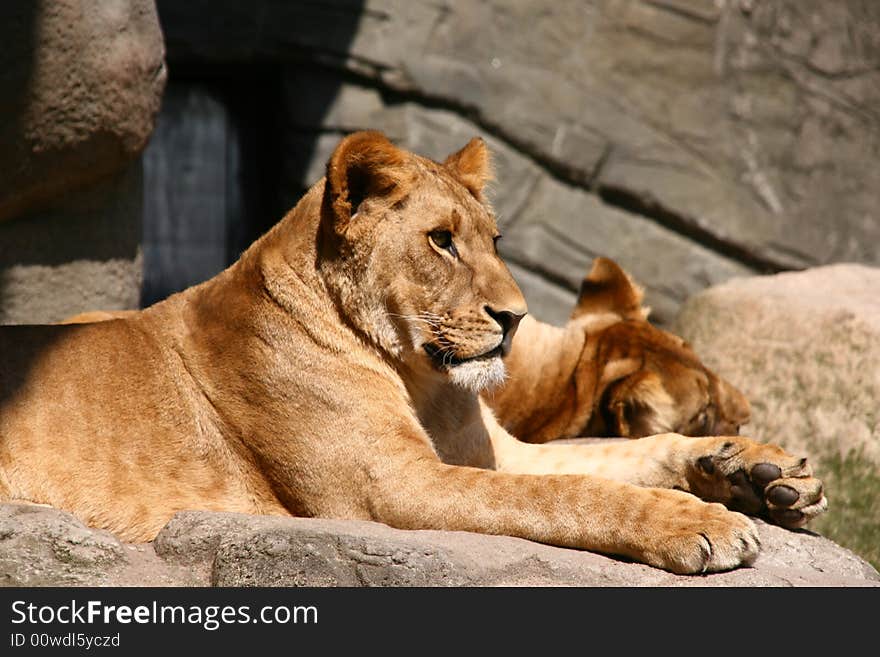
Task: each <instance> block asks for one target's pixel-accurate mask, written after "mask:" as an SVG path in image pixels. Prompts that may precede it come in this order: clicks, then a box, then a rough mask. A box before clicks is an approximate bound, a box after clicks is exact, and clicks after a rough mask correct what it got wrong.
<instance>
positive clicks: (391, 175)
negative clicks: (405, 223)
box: [324, 131, 409, 228]
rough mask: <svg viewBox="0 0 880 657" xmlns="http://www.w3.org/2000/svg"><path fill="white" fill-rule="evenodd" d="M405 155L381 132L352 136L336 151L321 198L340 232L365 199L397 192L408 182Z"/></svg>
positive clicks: (328, 168) (361, 133)
mask: <svg viewBox="0 0 880 657" xmlns="http://www.w3.org/2000/svg"><path fill="white" fill-rule="evenodd" d="M405 165H406V153H405V152H404V151H402V150H400V149H399V148H397V147H396V146H395V145H394V144H392V143H391V142H390V141H388V138H387V137H385V135H383V134H382V133H381V132H375V131H366V132H355V133H354V134H351V135H349V136H348V137H346V138H345V139H343V140H342V141H341V142H339V145H338V146H337V147H336V150H334V151H333V154H332V155H331V156H330V160H329V161H328V162H327V181H326V186H325V189H324V197H325V201H326V202H327V206H328V207H329V208H330V209H331V211H332V213H333V214H334V215H335V220H336V225H337V228H344V227H345V225H347V223H348V221H349V220H350V219H351V218H352V217H353V216H354V215H355V214H356V213H357V211H358V207H359V206H360V205H361V203H363V202H364V201H365V200H366V199H367V198H372V197H382V196H390V195H392V194H393V193H394V192H396V191H397V192H399V191H400V190H401V187H403V186H404V183H405V182H406V181H407V180H408V179H409V170H408V168H407V167H406V166H405Z"/></svg>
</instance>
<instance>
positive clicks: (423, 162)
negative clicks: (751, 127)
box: [319, 132, 526, 391]
mask: <svg viewBox="0 0 880 657" xmlns="http://www.w3.org/2000/svg"><path fill="white" fill-rule="evenodd" d="M490 176H491V170H490V163H489V154H488V150H487V148H486V145H485V144H484V142H483V141H482V140H480V139H473V140H472V141H471V142H470V143H468V144H467V145H466V146H465V147H464V148H463V149H462V150H460V151H458V152H457V153H454V154H452V155H450V156H449V157H448V158H447V159H446V160H445V161H444V162H442V163H439V162H435V161H432V160H429V159H426V158H423V157H419V156H417V155H414V154H412V153H409V152H406V151H403V150H401V149H398V148H397V147H395V146H394V145H393V144H392V143H391V142H390V141H388V140H387V139H386V138H385V137H384V136H382V135H381V134H379V133H375V132H361V133H356V134H353V135H351V136H349V137H347V138H346V139H344V140H343V141H342V142H341V143H340V144H339V146H338V147H337V148H336V150H335V151H334V153H333V155H332V156H331V158H330V161H329V162H328V165H327V177H326V183H325V188H324V197H323V201H322V209H321V241H320V247H319V248H320V253H319V268H320V270H321V272H322V275H323V278H324V281H325V284H326V286H327V288H328V290H329V292H330V294H331V296H332V297H333V298H334V300H335V302H336V303H337V306H338V307H339V309H340V312H341V314H342V315H343V316H344V318H345V319H346V320H347V321H348V322H349V323H350V324H351V325H353V326H354V328H355V329H357V330H359V331H361V332H362V333H363V334H364V335H365V336H366V337H367V338H368V339H369V340H371V341H373V342H374V343H375V344H377V345H378V346H379V347H381V348H382V349H383V350H384V351H385V352H386V353H387V354H388V355H389V356H391V357H392V358H393V359H395V360H396V361H397V362H399V363H402V364H404V365H405V366H407V367H410V368H413V369H415V370H417V371H420V372H422V373H425V374H429V375H431V376H442V377H448V379H449V380H451V381H452V382H453V383H455V384H458V385H460V386H463V387H465V388H468V389H470V390H473V391H479V390H482V389H484V388H487V387H491V386H493V385H496V384H498V383H500V382H501V381H502V380H503V379H504V375H505V369H504V364H503V362H502V358H503V356H505V355H506V354H507V353H508V351H509V350H510V345H511V340H512V339H513V335H514V333H515V332H516V328H517V325H518V323H519V320H520V319H521V318H522V316H523V315H524V314H525V313H526V303H525V300H524V298H523V296H522V294H521V292H520V290H519V288H518V287H517V285H516V283H515V282H514V280H513V278H512V277H511V275H510V272H509V271H508V270H507V267H506V266H505V265H504V263H503V262H502V261H501V258H500V257H499V256H498V251H497V249H496V242H497V241H498V238H499V237H500V235H499V232H498V228H497V226H496V223H495V219H494V216H493V214H492V211H491V209H490V207H489V205H488V203H487V202H486V201H485V200H484V198H483V187H484V185H485V183H486V182H487V180H488V179H489V178H490Z"/></svg>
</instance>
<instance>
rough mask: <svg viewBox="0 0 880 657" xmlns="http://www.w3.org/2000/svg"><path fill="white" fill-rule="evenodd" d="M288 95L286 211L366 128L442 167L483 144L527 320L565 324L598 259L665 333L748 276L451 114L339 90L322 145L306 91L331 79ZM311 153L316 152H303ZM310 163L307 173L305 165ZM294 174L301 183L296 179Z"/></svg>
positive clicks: (302, 81)
mask: <svg viewBox="0 0 880 657" xmlns="http://www.w3.org/2000/svg"><path fill="white" fill-rule="evenodd" d="M295 80H296V85H293V86H290V87H289V88H288V93H289V95H288V97H287V101H286V102H287V107H288V111H287V112H286V116H287V117H288V121H289V129H288V130H287V134H291V135H294V138H293V139H294V143H289V144H288V147H287V148H285V151H286V152H287V153H288V154H289V155H288V158H289V160H288V165H287V167H286V168H287V170H288V172H290V174H289V175H288V176H286V185H287V187H288V189H290V190H291V194H290V197H289V199H288V202H289V203H290V204H291V205H292V204H293V203H294V202H295V201H296V197H297V196H298V195H299V194H300V193H301V190H303V189H305V188H306V187H307V186H308V185H310V184H311V183H312V182H314V180H317V179H318V178H320V177H321V176H322V175H323V173H324V166H325V163H326V161H327V159H328V158H329V157H330V154H331V153H332V151H333V149H334V148H335V146H336V144H337V143H338V141H339V138H340V134H341V133H342V132H345V131H351V130H355V129H357V128H358V127H364V126H369V127H371V128H374V129H379V130H382V131H383V132H385V133H386V134H387V135H388V136H389V137H391V138H392V139H394V140H395V141H396V142H397V143H398V144H400V145H401V146H402V147H404V148H407V149H409V150H412V151H414V152H417V153H420V154H423V155H426V156H428V157H432V158H434V159H437V160H442V159H443V158H445V157H446V156H447V155H449V154H450V153H452V152H454V151H455V150H457V149H459V148H461V147H462V146H463V145H464V144H465V143H467V141H468V140H470V139H471V138H472V137H474V136H476V135H479V136H481V137H483V138H484V139H485V140H486V142H487V144H488V145H489V148H490V149H491V152H492V157H493V162H494V166H495V173H496V176H495V178H496V179H495V181H494V182H493V183H492V184H491V185H490V188H489V191H488V196H489V198H490V200H491V202H492V205H493V207H494V209H495V212H496V215H497V217H498V223H499V228H500V230H501V232H502V234H503V235H504V237H503V239H502V240H501V241H500V242H499V249H500V251H501V254H502V255H503V256H504V258H505V259H506V260H507V262H508V263H509V264H510V266H511V271H512V272H513V274H514V277H515V278H516V279H517V282H518V283H519V284H520V286H521V287H522V289H523V292H524V294H525V295H526V300H527V301H528V303H529V308H530V312H531V313H532V314H534V315H535V316H536V317H538V318H540V319H543V320H544V321H549V322H551V323H556V324H561V323H564V322H565V320H566V318H567V317H568V314H569V313H570V312H571V308H572V304H573V300H574V296H573V295H574V293H575V292H576V291H577V290H578V288H579V286H580V282H581V279H582V278H583V276H584V275H585V274H586V272H587V271H588V270H589V268H590V264H591V262H592V260H593V258H595V257H596V256H597V255H604V256H607V257H611V258H614V259H615V260H616V261H617V262H619V263H620V264H621V265H623V266H624V267H625V268H626V269H627V270H628V271H630V273H632V274H633V276H635V277H636V279H637V280H639V281H641V282H643V283H644V284H645V288H646V292H647V296H646V302H647V304H648V305H649V306H650V307H651V308H652V309H653V314H652V319H653V320H654V321H655V322H657V323H659V324H668V323H669V322H670V321H671V320H672V319H673V318H674V317H675V315H676V313H677V311H678V308H679V305H680V304H681V303H682V302H683V301H684V300H685V299H686V298H687V297H689V296H690V295H692V294H694V293H696V292H698V291H700V290H702V289H703V288H704V287H706V286H707V285H712V284H714V283H718V282H721V281H724V280H727V279H728V278H730V277H732V276H742V275H748V274H750V273H752V270H750V269H749V268H748V267H745V266H743V265H741V264H739V263H738V262H736V261H735V260H731V259H729V258H725V257H724V256H721V255H718V254H716V253H714V252H713V251H711V250H709V249H707V248H705V247H703V246H701V245H699V244H698V243H696V242H693V241H691V240H689V239H687V238H686V237H683V236H681V235H679V234H678V233H675V232H673V231H671V230H668V229H666V228H664V227H663V226H659V225H657V224H656V223H654V222H651V221H649V220H647V219H645V218H643V217H640V216H637V215H633V214H631V213H628V212H625V211H622V210H620V209H617V208H614V207H612V206H610V205H608V204H606V203H604V202H603V201H602V200H601V199H600V198H599V197H598V196H597V195H595V194H591V193H589V192H588V191H585V190H584V189H582V188H579V187H577V186H573V185H570V184H566V183H563V182H560V181H559V180H557V179H555V178H553V177H552V176H550V175H549V174H548V173H547V172H546V171H545V170H544V169H543V168H541V167H540V166H538V165H537V164H535V163H534V162H533V161H532V160H530V159H529V158H528V157H527V156H526V155H525V154H523V153H521V152H519V151H518V150H516V149H515V148H512V147H511V146H510V145H509V144H508V143H507V142H506V141H504V140H503V139H499V138H497V137H495V136H493V135H492V134H490V133H487V132H486V131H485V130H484V129H482V128H481V127H480V126H479V125H476V124H474V123H473V122H471V121H469V120H467V119H465V118H462V117H460V116H458V115H457V114H455V113H453V112H450V111H448V110H441V109H428V108H425V107H422V106H420V105H418V104H417V103H413V102H397V103H391V104H384V103H383V101H382V98H381V95H380V94H379V92H378V91H376V90H374V89H369V88H365V87H362V86H357V85H354V84H351V83H342V82H341V81H338V80H337V81H336V83H337V84H339V87H338V90H337V91H336V93H335V96H334V99H333V101H332V102H331V103H330V105H329V107H328V110H327V112H328V113H327V115H326V118H325V125H327V126H331V127H332V130H331V131H328V132H326V133H324V134H320V135H318V136H317V137H315V136H314V135H309V134H308V133H304V132H303V130H304V129H305V128H306V126H307V124H308V121H309V120H310V116H311V110H309V109H308V108H306V111H305V115H303V114H301V113H300V109H301V107H300V105H301V103H300V102H299V99H300V98H301V88H302V87H303V86H306V87H307V86H312V85H313V84H314V85H315V86H317V87H320V86H321V85H326V84H330V80H329V79H328V77H327V75H326V73H321V74H317V73H315V74H314V75H309V74H308V73H303V72H298V73H297V74H296V76H295ZM307 143H308V144H310V145H311V149H310V150H309V148H308V147H307V145H306V144H307ZM303 157H305V158H306V162H307V163H306V164H303V161H302V158H303ZM294 172H295V173H294Z"/></svg>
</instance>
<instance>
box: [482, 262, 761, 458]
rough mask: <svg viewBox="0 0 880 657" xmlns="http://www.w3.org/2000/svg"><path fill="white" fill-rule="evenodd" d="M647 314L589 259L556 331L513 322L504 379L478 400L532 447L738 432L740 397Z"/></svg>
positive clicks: (743, 410)
mask: <svg viewBox="0 0 880 657" xmlns="http://www.w3.org/2000/svg"><path fill="white" fill-rule="evenodd" d="M647 315H648V311H647V309H645V308H643V307H642V291H641V289H640V288H639V287H638V286H637V285H635V284H634V283H633V282H632V281H631V279H630V278H629V276H627V274H626V273H625V272H624V271H623V270H622V269H621V268H620V267H619V266H618V265H617V264H616V263H615V262H613V261H612V260H609V259H607V258H597V259H596V260H595V262H594V263H593V268H592V270H591V271H590V273H589V275H588V276H587V277H586V278H585V279H584V281H583V284H582V285H581V290H580V295H579V297H578V303H577V305H576V306H575V308H574V311H573V312H572V315H571V319H570V320H569V321H568V323H567V324H566V325H565V326H564V327H561V328H557V327H555V326H550V325H548V324H544V323H543V322H539V321H537V320H534V319H531V318H530V317H525V318H523V321H522V322H520V326H519V329H518V330H517V336H516V339H515V340H514V341H513V348H512V350H511V353H510V355H509V356H508V357H507V371H508V377H507V380H506V381H505V383H504V385H502V386H498V387H497V388H494V389H492V390H489V391H486V392H484V393H483V397H484V399H485V400H486V402H487V403H488V404H489V406H490V407H491V408H492V410H494V411H495V414H496V416H497V417H498V420H499V421H500V422H501V424H502V425H503V426H504V428H505V429H507V430H508V431H510V433H512V434H514V435H515V436H516V437H517V438H520V439H522V440H526V441H528V442H534V443H545V442H547V441H550V440H554V439H556V438H574V437H577V436H592V437H607V436H617V437H622V438H641V437H643V436H651V435H656V434H659V433H665V432H669V431H673V432H676V433H682V434H684V435H687V436H717V435H726V434H730V433H734V434H735V433H738V432H739V427H740V426H741V425H743V424H746V423H747V422H748V421H749V415H750V409H749V402H748V400H747V399H746V398H745V397H744V396H743V394H742V393H741V392H740V391H739V390H737V389H736V388H735V387H734V386H732V385H731V384H730V383H728V382H727V381H725V380H724V379H722V378H721V377H719V376H717V375H716V374H715V373H714V372H712V371H711V370H710V369H709V368H707V367H706V366H705V365H703V363H702V362H701V361H700V359H699V358H698V357H697V355H696V354H695V353H694V352H693V351H692V350H691V348H690V346H689V345H688V344H687V343H685V342H684V340H682V339H681V338H679V337H678V336H675V335H673V334H671V333H668V332H667V331H663V330H661V329H659V328H656V327H655V326H653V325H651V324H650V323H649V322H648V321H647ZM536 354H540V357H536Z"/></svg>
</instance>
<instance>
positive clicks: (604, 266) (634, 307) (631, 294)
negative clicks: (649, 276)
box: [571, 257, 649, 319]
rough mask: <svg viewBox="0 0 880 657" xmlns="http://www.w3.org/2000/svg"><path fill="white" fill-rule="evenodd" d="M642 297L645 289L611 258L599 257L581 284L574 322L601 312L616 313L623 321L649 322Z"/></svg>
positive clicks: (572, 314)
mask: <svg viewBox="0 0 880 657" xmlns="http://www.w3.org/2000/svg"><path fill="white" fill-rule="evenodd" d="M643 296H644V293H643V292H642V288H640V287H639V286H638V285H636V284H635V283H634V282H633V281H632V279H631V278H630V277H629V275H627V273H626V272H625V271H623V269H622V268H621V267H620V265H618V264H617V263H616V262H614V261H613V260H611V259H609V258H601V257H600V258H596V259H595V260H594V261H593V268H592V269H591V270H590V273H589V274H587V277H586V278H584V280H583V281H582V282H581V289H580V293H579V294H578V300H577V305H576V306H575V308H574V310H573V311H572V313H571V319H577V318H578V317H582V316H584V315H589V314H599V313H615V314H617V315H620V316H621V317H623V318H624V319H646V318H647V316H648V312H649V311H648V309H647V308H643V307H642V298H643Z"/></svg>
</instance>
